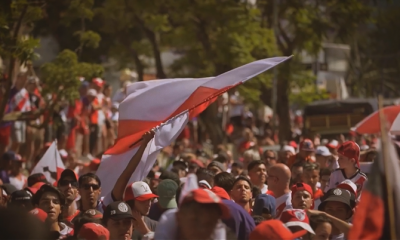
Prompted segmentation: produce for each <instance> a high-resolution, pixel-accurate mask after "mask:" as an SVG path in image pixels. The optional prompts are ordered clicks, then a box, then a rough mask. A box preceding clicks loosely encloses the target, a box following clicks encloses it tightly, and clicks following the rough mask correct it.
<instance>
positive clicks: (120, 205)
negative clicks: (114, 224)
mask: <svg viewBox="0 0 400 240" xmlns="http://www.w3.org/2000/svg"><path fill="white" fill-rule="evenodd" d="M109 218H111V219H115V220H119V219H125V218H132V219H133V216H132V210H131V208H130V207H129V205H128V204H126V203H125V202H123V201H117V202H113V203H110V204H109V205H108V206H107V207H106V210H105V211H104V214H103V219H104V220H107V219H109Z"/></svg>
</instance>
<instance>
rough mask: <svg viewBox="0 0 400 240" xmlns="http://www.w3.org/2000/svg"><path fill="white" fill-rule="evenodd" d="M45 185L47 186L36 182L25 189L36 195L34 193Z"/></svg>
mask: <svg viewBox="0 0 400 240" xmlns="http://www.w3.org/2000/svg"><path fill="white" fill-rule="evenodd" d="M45 184H47V183H44V182H37V183H35V184H33V185H32V187H26V188H25V189H27V190H28V191H30V192H31V193H32V194H36V192H37V191H38V190H39V189H40V188H41V187H42V186H43V185H45Z"/></svg>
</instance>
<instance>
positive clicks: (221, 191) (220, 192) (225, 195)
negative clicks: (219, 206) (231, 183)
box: [211, 186, 231, 200]
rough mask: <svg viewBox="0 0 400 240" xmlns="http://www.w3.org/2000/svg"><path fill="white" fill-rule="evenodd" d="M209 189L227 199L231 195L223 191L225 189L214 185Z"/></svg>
mask: <svg viewBox="0 0 400 240" xmlns="http://www.w3.org/2000/svg"><path fill="white" fill-rule="evenodd" d="M211 191H212V192H213V193H215V194H216V195H217V196H218V197H220V198H222V199H228V200H229V199H231V197H229V194H228V193H227V192H226V191H225V189H223V188H221V187H217V186H214V187H212V188H211Z"/></svg>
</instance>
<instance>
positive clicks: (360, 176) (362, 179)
mask: <svg viewBox="0 0 400 240" xmlns="http://www.w3.org/2000/svg"><path fill="white" fill-rule="evenodd" d="M347 179H348V180H350V181H352V182H353V183H354V184H355V185H356V186H357V200H358V201H359V200H360V197H361V192H362V190H363V189H364V186H365V185H366V183H367V181H368V178H367V175H365V173H363V172H362V171H360V169H357V172H356V173H355V174H354V175H353V176H351V177H349V178H346V177H345V173H344V170H343V169H341V168H339V169H336V170H335V171H333V172H332V173H331V176H330V178H329V184H328V185H327V186H326V189H325V192H328V191H329V190H330V189H332V188H335V187H336V186H337V185H339V184H340V183H341V182H343V181H344V180H347Z"/></svg>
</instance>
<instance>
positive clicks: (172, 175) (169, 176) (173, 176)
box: [159, 171, 181, 186]
mask: <svg viewBox="0 0 400 240" xmlns="http://www.w3.org/2000/svg"><path fill="white" fill-rule="evenodd" d="M159 179H160V180H164V179H171V180H172V181H174V182H176V184H178V186H179V185H181V181H180V180H179V176H178V174H176V173H174V172H171V171H164V172H162V173H161V175H160V177H159Z"/></svg>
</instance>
